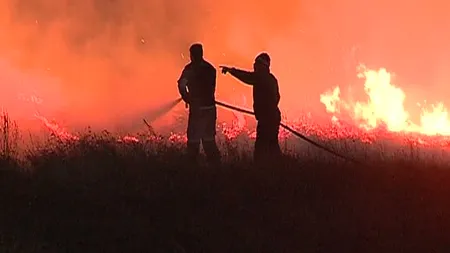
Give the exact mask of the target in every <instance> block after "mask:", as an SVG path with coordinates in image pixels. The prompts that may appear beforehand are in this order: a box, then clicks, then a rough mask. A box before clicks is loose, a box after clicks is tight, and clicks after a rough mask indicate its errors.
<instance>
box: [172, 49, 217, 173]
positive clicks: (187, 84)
mask: <svg viewBox="0 0 450 253" xmlns="http://www.w3.org/2000/svg"><path fill="white" fill-rule="evenodd" d="M190 53H191V62H190V63H189V64H187V65H186V66H185V67H184V69H183V72H182V74H181V76H180V78H179V80H178V90H179V92H180V95H181V97H182V98H183V100H184V102H185V103H186V104H188V105H189V118H188V126H187V138H188V143H187V151H188V155H189V157H190V158H191V159H192V162H197V157H198V154H199V152H200V143H202V144H203V149H204V151H205V153H206V156H207V159H208V163H210V164H214V165H217V164H218V163H220V152H219V149H218V147H217V144H216V138H215V137H216V120H217V108H216V105H215V90H216V69H215V68H214V66H212V65H211V64H210V63H209V62H207V61H206V60H204V59H203V48H202V46H201V45H200V44H194V45H192V46H191V48H190Z"/></svg>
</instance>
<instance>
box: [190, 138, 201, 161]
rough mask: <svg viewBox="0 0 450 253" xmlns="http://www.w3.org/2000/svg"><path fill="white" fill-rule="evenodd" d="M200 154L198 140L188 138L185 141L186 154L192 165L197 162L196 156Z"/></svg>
mask: <svg viewBox="0 0 450 253" xmlns="http://www.w3.org/2000/svg"><path fill="white" fill-rule="evenodd" d="M199 154H200V141H195V140H194V141H192V140H188V142H187V156H188V159H189V163H190V164H192V165H197V164H198V156H199Z"/></svg>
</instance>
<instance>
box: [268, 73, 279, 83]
mask: <svg viewBox="0 0 450 253" xmlns="http://www.w3.org/2000/svg"><path fill="white" fill-rule="evenodd" d="M270 79H272V81H273V82H274V83H278V79H277V77H276V76H275V75H274V74H273V73H270Z"/></svg>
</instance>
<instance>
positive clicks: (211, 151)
mask: <svg viewBox="0 0 450 253" xmlns="http://www.w3.org/2000/svg"><path fill="white" fill-rule="evenodd" d="M203 116H204V124H205V132H204V136H203V138H202V144H203V150H205V154H206V159H207V161H208V165H210V166H219V165H220V163H221V154H220V151H219V148H218V147H217V143H216V120H217V109H216V108H212V109H209V110H205V111H204V115H203Z"/></svg>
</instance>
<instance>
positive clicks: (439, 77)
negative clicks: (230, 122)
mask: <svg viewBox="0 0 450 253" xmlns="http://www.w3.org/2000/svg"><path fill="white" fill-rule="evenodd" d="M405 3H406V2H405ZM405 3H403V1H400V2H392V1H380V0H377V1H375V0H373V1H372V0H371V1H356V0H346V1H332V0H326V1H316V0H306V1H297V0H280V1H275V2H274V1H261V0H251V1H238V0H230V1H226V2H220V1H219V2H217V1H208V0H194V1H179V0H177V1H175V0H149V1H145V0H133V1H132V0H58V1H54V0H5V1H1V3H0V8H1V9H0V37H1V40H0V76H1V81H2V83H1V84H0V85H1V88H2V92H1V93H2V95H0V99H2V100H3V101H7V102H3V104H4V106H6V107H8V108H7V109H8V110H9V111H12V112H15V111H17V112H19V111H20V112H21V115H25V114H26V113H25V112H24V111H26V110H25V109H20V110H19V109H18V108H22V107H23V108H25V107H24V106H25V104H24V102H23V101H22V100H20V99H19V100H17V101H16V100H14V99H12V97H14V96H17V93H23V92H28V93H30V94H31V93H33V92H35V93H37V94H38V95H39V96H40V97H41V98H42V104H41V105H42V106H40V107H39V108H40V110H42V112H41V113H42V114H43V115H48V116H49V117H56V118H57V120H64V121H65V122H68V124H71V125H77V126H84V125H91V126H99V127H106V128H107V127H108V126H111V125H114V124H116V123H118V122H120V121H121V119H127V118H128V117H129V115H139V114H142V116H145V112H147V111H149V110H153V109H154V108H156V107H158V106H159V105H161V104H165V103H170V101H173V100H174V99H175V98H176V97H177V96H178V94H177V91H176V80H177V78H178V76H179V74H180V71H181V68H182V67H183V65H184V64H186V63H187V61H188V47H189V45H190V44H191V43H193V42H198V41H200V42H202V43H203V44H204V47H205V55H206V58H207V59H208V60H210V61H211V62H212V63H213V64H214V65H215V66H218V65H220V64H231V65H237V66H239V67H243V68H251V66H252V61H253V58H254V57H255V56H256V55H257V54H258V53H259V52H260V51H268V52H269V53H270V54H271V56H272V59H273V67H272V69H273V71H274V73H275V74H276V75H277V76H278V79H279V82H280V89H281V94H282V102H281V107H282V108H283V110H284V111H286V113H288V116H290V117H293V116H295V114H297V113H298V111H301V110H309V111H311V108H313V109H316V110H323V108H322V106H321V105H320V102H319V94H320V93H321V92H323V91H325V90H326V89H329V88H330V87H333V86H335V85H341V86H345V85H346V84H352V83H355V79H356V72H355V70H356V66H357V65H358V63H359V62H362V63H365V64H367V65H368V66H369V67H375V68H378V67H387V68H388V70H392V71H394V72H396V73H398V75H399V76H401V77H403V80H401V81H402V84H409V83H411V84H414V85H416V87H424V86H417V85H418V84H422V85H428V87H429V86H430V85H431V84H434V85H435V87H436V86H437V85H439V84H437V83H442V82H444V81H447V80H448V77H447V76H446V75H444V73H446V71H445V67H443V66H445V63H446V62H448V60H447V59H448V57H447V58H445V57H444V56H445V55H447V56H448V54H449V50H448V49H447V46H446V45H449V43H448V42H449V39H448V35H446V34H443V33H442V32H443V31H445V29H446V27H448V24H449V22H448V21H449V18H447V16H448V15H447V14H446V11H445V10H446V8H445V6H439V5H440V3H432V2H430V1H428V2H424V3H415V4H405ZM408 3H409V2H408ZM441 5H442V4H441ZM443 5H445V4H444V3H443ZM419 17H420V18H419ZM443 36H444V37H443ZM443 55H444V56H443ZM437 66H439V67H440V68H436V67H437ZM436 69H439V70H440V71H437V70H436ZM405 77H407V78H405ZM400 79H401V78H399V80H400ZM441 85H442V84H441ZM440 87H442V86H440ZM361 89H362V88H361ZM243 94H244V95H245V96H247V98H248V99H247V100H249V101H251V100H250V95H251V93H250V88H248V87H244V86H241V85H239V84H237V83H236V81H234V80H233V79H232V78H231V77H228V76H225V77H224V76H221V75H219V74H218V95H217V97H218V99H222V100H225V101H232V102H236V103H238V104H239V105H242V104H243V101H242V99H241V97H242V95H243ZM9 97H11V99H6V98H9ZM15 101H16V102H15ZM28 104H29V103H28ZM246 105H247V106H251V102H248V103H247V104H246ZM34 107H36V105H30V106H29V108H30V109H29V112H30V113H29V115H30V117H32V115H33V112H34V111H33V110H34ZM27 108H28V107H27ZM27 110H28V109H27ZM138 120H141V119H140V118H139V119H138Z"/></svg>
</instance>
